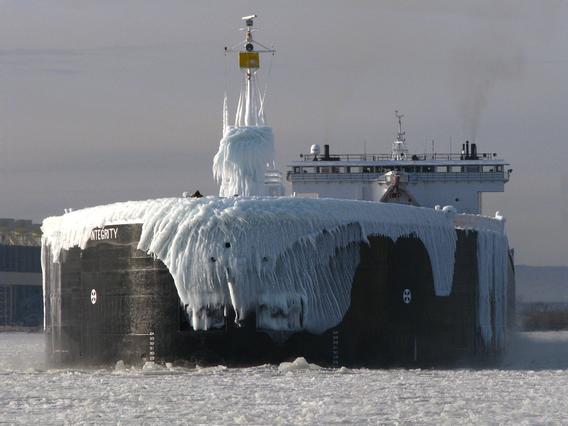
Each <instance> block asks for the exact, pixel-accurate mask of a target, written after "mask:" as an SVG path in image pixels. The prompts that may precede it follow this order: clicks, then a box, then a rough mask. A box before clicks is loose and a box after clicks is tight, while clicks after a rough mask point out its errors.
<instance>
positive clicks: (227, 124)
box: [223, 92, 229, 137]
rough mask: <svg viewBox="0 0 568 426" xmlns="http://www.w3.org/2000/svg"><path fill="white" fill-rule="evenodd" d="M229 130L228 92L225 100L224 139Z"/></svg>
mask: <svg viewBox="0 0 568 426" xmlns="http://www.w3.org/2000/svg"><path fill="white" fill-rule="evenodd" d="M228 129H229V107H228V101H227V92H225V98H224V99H223V137H225V135H226V134H227V131H228Z"/></svg>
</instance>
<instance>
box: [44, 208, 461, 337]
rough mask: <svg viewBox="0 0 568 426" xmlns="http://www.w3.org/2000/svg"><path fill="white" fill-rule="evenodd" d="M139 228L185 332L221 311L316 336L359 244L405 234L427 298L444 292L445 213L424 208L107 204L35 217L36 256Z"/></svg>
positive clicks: (448, 247) (451, 234) (339, 295)
mask: <svg viewBox="0 0 568 426" xmlns="http://www.w3.org/2000/svg"><path fill="white" fill-rule="evenodd" d="M124 223H142V225H143V228H142V236H141V239H140V242H139V248H140V249H141V250H144V251H146V252H149V253H153V254H155V255H156V256H157V257H158V258H159V259H160V260H162V261H163V262H164V264H165V265H166V266H167V267H168V269H169V270H170V273H171V274H172V276H173V278H174V281H175V284H176V287H177V290H178V293H179V296H180V299H181V301H182V302H183V303H184V305H187V307H188V311H189V313H190V317H191V323H192V326H193V327H194V329H200V330H204V329H208V328H210V327H214V326H216V325H217V324H218V321H219V319H220V318H221V319H222V315H223V308H224V307H225V306H230V307H232V308H233V309H234V310H235V313H236V315H237V319H242V318H244V317H245V316H246V315H247V314H248V313H249V312H252V311H254V312H256V315H257V327H259V328H263V329H269V330H290V331H297V330H307V331H310V332H314V333H321V332H323V331H325V330H327V329H329V328H331V327H333V326H335V325H337V324H338V323H339V322H340V321H341V319H342V318H343V316H344V315H345V313H346V311H347V309H348V307H349V305H350V298H351V283H352V280H353V276H354V274H355V269H356V267H357V265H358V263H359V247H358V245H359V243H361V242H364V241H366V240H367V237H368V236H371V235H381V236H386V237H388V238H390V239H392V240H396V239H398V238H399V237H402V236H408V235H414V236H416V237H417V238H419V239H420V240H421V241H422V243H423V244H424V246H425V248H426V250H427V252H428V254H429V257H430V261H431V265H432V272H433V276H434V285H435V292H436V294H437V295H438V296H447V295H449V294H450V292H451V286H452V279H453V269H454V255H455V247H456V232H455V230H454V226H453V219H452V216H451V215H449V214H447V213H445V212H442V211H435V210H432V209H428V208H418V207H410V206H404V205H399V204H384V203H374V202H365V201H351V200H332V199H299V198H286V197H283V198H268V197H264V198H238V197H231V198H216V197H210V198H201V199H186V198H181V199H180V198H169V199H159V200H148V201H139V202H127V203H117V204H111V205H106V206H99V207H93V208H88V209H83V210H78V211H74V212H71V213H67V214H65V215H63V216H60V217H51V218H48V219H46V220H44V223H43V226H42V230H43V232H44V236H43V250H44V251H45V250H51V253H50V255H51V257H52V259H58V258H59V254H60V251H61V249H68V248H70V247H73V246H80V247H83V248H84V247H85V246H86V243H87V241H88V240H89V237H90V233H91V230H92V229H93V228H96V227H101V226H105V225H110V224H124Z"/></svg>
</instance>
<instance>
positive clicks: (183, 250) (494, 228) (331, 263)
mask: <svg viewBox="0 0 568 426" xmlns="http://www.w3.org/2000/svg"><path fill="white" fill-rule="evenodd" d="M255 19H256V15H251V16H246V17H243V21H244V28H242V31H243V32H244V35H245V37H244V41H242V42H240V43H238V44H237V45H235V46H233V47H227V48H225V52H226V54H227V55H232V54H233V53H235V54H236V56H237V57H238V64H239V68H240V70H241V71H242V75H243V80H242V81H243V85H242V88H241V93H240V97H239V102H238V106H237V108H236V116H235V120H234V123H233V124H230V123H229V118H228V105H227V96H225V102H224V108H223V137H222V139H221V142H220V146H219V151H218V153H217V155H216V156H215V158H214V162H213V172H214V176H215V178H216V179H217V181H218V183H219V185H220V193H219V196H203V195H202V194H201V193H200V192H199V191H195V192H193V193H192V191H188V192H186V193H183V194H182V196H180V197H173V198H163V199H153V200H144V201H129V202H123V203H115V204H109V205H101V206H95V207H91V208H85V209H80V210H74V211H73V210H67V211H66V212H65V214H63V215H62V216H56V217H50V218H46V219H45V220H44V221H43V225H42V231H43V236H42V270H43V286H44V305H45V309H44V312H45V320H44V327H45V331H46V339H47V344H46V348H47V352H48V356H49V359H50V360H51V361H52V362H53V363H54V364H57V365H69V364H85V365H112V364H114V363H116V362H117V361H119V360H122V361H123V362H125V363H127V364H130V365H137V364H144V363H147V362H150V363H167V362H172V363H173V362H178V363H182V364H185V363H199V364H204V363H212V364H219V363H220V364H224V365H232V366H246V365H257V364H263V363H279V362H283V361H288V360H291V359H294V358H296V357H300V356H301V357H305V358H306V359H307V360H308V361H310V362H314V363H317V364H320V365H325V366H331V367H338V366H365V367H391V366H404V367H412V366H437V365H440V366H461V365H466V364H467V365H470V364H472V363H474V364H475V363H487V362H490V363H491V362H496V360H498V358H499V355H500V354H501V353H503V351H504V349H505V348H506V346H507V340H508V333H509V330H510V328H511V326H512V324H513V322H514V292H515V286H514V266H513V265H514V259H513V251H512V250H511V249H510V248H509V245H508V240H507V235H506V229H505V228H506V226H505V225H506V220H505V218H504V217H503V216H502V215H501V214H499V213H496V215H495V216H494V217H486V216H482V215H481V194H482V193H484V192H502V191H504V185H505V183H506V182H507V181H508V180H509V177H510V173H511V170H510V169H508V168H507V167H508V166H509V164H508V163H506V162H505V161H504V160H502V159H500V158H498V156H497V154H496V153H482V152H478V150H477V144H476V143H475V142H474V143H471V144H470V143H469V142H465V143H464V144H463V146H462V150H461V152H460V153H457V154H451V153H450V154H441V153H432V154H411V153H410V151H409V149H408V148H407V143H406V133H405V131H404V129H403V125H402V118H403V115H402V114H400V113H399V112H398V111H397V112H396V118H397V120H398V133H397V136H396V138H395V141H394V143H393V146H392V150H391V152H390V153H388V154H366V153H365V154H360V155H354V154H334V153H332V152H331V150H330V147H329V145H327V144H326V145H324V149H323V152H322V150H321V147H320V146H319V145H312V146H311V147H310V149H309V153H306V154H302V155H300V158H299V160H297V161H292V162H291V163H290V164H288V165H287V171H286V173H285V174H283V173H281V172H280V171H279V170H278V169H277V167H276V164H275V162H274V139H273V134H272V129H271V128H270V127H269V126H268V124H267V120H266V117H265V112H264V104H265V102H264V93H263V92H261V90H259V85H258V81H257V73H258V71H259V69H260V58H261V54H262V55H264V56H268V57H270V56H271V55H274V53H275V51H274V50H273V49H271V48H269V47H267V46H265V45H263V44H261V43H259V42H258V41H257V40H256V38H254V37H253V31H254V30H255V28H254V20H255ZM284 179H286V180H287V181H288V182H289V185H290V186H291V191H290V195H287V196H286V195H283V191H284V189H283V188H284Z"/></svg>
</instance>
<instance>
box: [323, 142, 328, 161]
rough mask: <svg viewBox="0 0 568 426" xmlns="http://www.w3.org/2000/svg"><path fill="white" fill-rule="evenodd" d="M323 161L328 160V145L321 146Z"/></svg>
mask: <svg viewBox="0 0 568 426" xmlns="http://www.w3.org/2000/svg"><path fill="white" fill-rule="evenodd" d="M323 159H324V160H329V145H327V144H325V145H324V146H323Z"/></svg>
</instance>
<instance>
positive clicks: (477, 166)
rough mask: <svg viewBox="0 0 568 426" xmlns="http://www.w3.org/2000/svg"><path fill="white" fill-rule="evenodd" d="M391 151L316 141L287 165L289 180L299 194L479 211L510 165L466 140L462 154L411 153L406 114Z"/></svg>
mask: <svg viewBox="0 0 568 426" xmlns="http://www.w3.org/2000/svg"><path fill="white" fill-rule="evenodd" d="M395 114H396V118H397V119H398V125H399V131H398V133H397V137H396V139H395V141H394V143H393V146H392V152H391V153H390V154H333V153H331V152H330V148H329V145H324V150H323V152H321V148H320V146H319V145H312V146H311V148H310V153H309V154H301V155H300V160H299V161H293V162H291V163H289V165H288V172H287V179H288V180H289V181H290V182H291V183H292V193H293V194H294V195H295V196H297V197H319V198H341V199H350V200H365V201H382V202H395V203H402V204H410V205H414V206H423V207H432V208H434V207H435V206H436V205H441V206H444V205H452V206H454V207H455V208H456V209H457V210H458V211H459V212H464V213H471V214H480V213H481V209H482V201H481V195H482V194H483V193H485V192H503V191H504V187H505V183H507V182H508V181H509V175H510V173H511V171H512V170H511V169H508V166H509V164H508V163H506V162H505V161H504V160H502V159H500V158H498V157H497V154H496V153H494V152H493V153H492V152H478V150H477V144H476V143H471V144H470V143H469V142H465V143H464V144H463V145H462V150H461V152H460V153H457V154H453V153H430V154H410V153H409V151H408V148H407V146H406V132H405V131H404V130H403V128H402V118H403V115H402V114H399V112H398V111H396V112H395Z"/></svg>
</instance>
